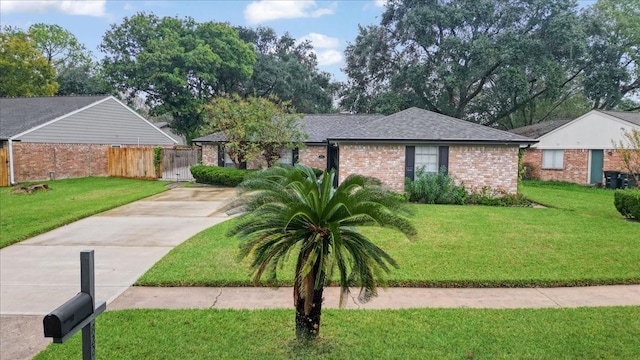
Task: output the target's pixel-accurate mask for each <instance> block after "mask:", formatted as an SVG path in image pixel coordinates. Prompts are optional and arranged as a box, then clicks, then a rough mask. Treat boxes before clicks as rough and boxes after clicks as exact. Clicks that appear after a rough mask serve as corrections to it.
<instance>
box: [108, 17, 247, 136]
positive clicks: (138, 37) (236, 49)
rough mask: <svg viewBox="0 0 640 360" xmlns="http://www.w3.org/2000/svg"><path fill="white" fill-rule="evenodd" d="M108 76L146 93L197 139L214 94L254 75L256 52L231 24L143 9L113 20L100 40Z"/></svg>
mask: <svg viewBox="0 0 640 360" xmlns="http://www.w3.org/2000/svg"><path fill="white" fill-rule="evenodd" d="M100 49H101V50H102V51H103V52H104V53H105V54H106V58H105V59H104V61H103V69H104V73H105V76H106V77H107V79H108V80H109V81H110V83H111V84H112V85H113V86H114V87H115V88H116V89H117V90H119V91H120V92H122V93H124V94H126V95H127V96H128V97H129V98H134V97H137V96H142V97H143V98H145V99H146V103H147V105H148V106H149V107H150V108H151V113H152V115H159V114H162V113H170V114H171V115H172V116H173V119H174V121H173V123H172V126H173V128H174V129H175V130H176V131H177V132H178V133H180V134H183V135H185V136H186V138H187V141H188V142H191V139H193V138H194V137H195V136H197V135H199V134H200V128H201V126H202V110H203V106H204V104H205V103H207V102H208V101H209V100H210V99H211V98H212V97H214V96H219V95H224V94H227V93H230V92H233V91H234V86H235V85H236V84H238V83H240V82H242V81H245V80H246V79H248V78H249V77H250V76H251V74H252V71H253V64H254V63H255V54H254V52H253V49H252V48H251V45H249V44H246V43H245V42H244V41H242V40H241V39H240V38H239V37H238V33H237V31H236V30H234V29H232V28H231V27H229V26H228V25H226V24H222V23H214V22H205V23H196V22H195V21H194V20H193V19H191V18H185V19H179V18H172V17H163V18H159V17H157V16H155V15H153V14H145V13H139V14H136V15H134V16H132V17H131V18H125V19H124V20H123V22H122V23H121V24H119V25H115V24H114V25H111V28H110V30H108V31H107V32H106V33H105V35H104V37H103V40H102V43H101V44H100Z"/></svg>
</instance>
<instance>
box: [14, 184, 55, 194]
mask: <svg viewBox="0 0 640 360" xmlns="http://www.w3.org/2000/svg"><path fill="white" fill-rule="evenodd" d="M49 189H50V188H49V185H47V184H34V185H27V186H20V185H18V186H16V187H14V188H13V192H26V193H27V194H32V193H33V192H34V191H39V190H40V191H47V190H49Z"/></svg>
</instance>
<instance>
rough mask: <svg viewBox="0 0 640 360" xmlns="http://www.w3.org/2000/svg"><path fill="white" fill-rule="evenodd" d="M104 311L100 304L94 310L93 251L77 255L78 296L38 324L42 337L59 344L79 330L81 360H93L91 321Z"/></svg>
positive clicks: (104, 307) (94, 334) (94, 355)
mask: <svg viewBox="0 0 640 360" xmlns="http://www.w3.org/2000/svg"><path fill="white" fill-rule="evenodd" d="M106 308H107V304H106V303H105V302H104V301H103V302H101V303H99V304H98V306H97V307H96V306H95V273H94V261H93V250H85V251H82V252H80V292H79V293H78V294H77V295H76V296H74V297H72V298H71V299H69V300H68V301H67V302H65V303H64V304H62V305H60V307H58V308H57V309H55V310H53V311H52V312H51V313H49V314H48V315H46V316H45V317H44V319H43V320H42V323H43V326H44V336H45V337H52V338H53V342H54V343H59V344H61V343H63V342H65V341H66V340H67V339H69V338H70V337H71V336H73V334H75V333H76V332H78V331H79V330H80V329H82V359H83V360H95V358H96V333H95V319H96V317H97V316H98V315H100V313H102V312H103V311H104V310H105V309H106Z"/></svg>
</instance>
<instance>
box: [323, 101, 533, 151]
mask: <svg viewBox="0 0 640 360" xmlns="http://www.w3.org/2000/svg"><path fill="white" fill-rule="evenodd" d="M330 139H331V140H342V141H345V140H352V141H365V140H376V141H380V140H387V141H438V142H493V143H495V142H498V143H525V144H526V143H535V142H537V141H536V140H533V139H530V138H527V137H524V136H520V135H517V134H512V133H509V132H506V131H502V130H498V129H494V128H490V127H488V126H484V125H479V124H475V123H472V122H469V121H465V120H460V119H457V118H454V117H451V116H447V115H442V114H438V113H435V112H433V111H428V110H423V109H419V108H416V107H412V108H409V109H406V110H403V111H400V112H398V113H395V114H392V115H389V116H386V117H384V118H380V119H377V120H375V121H372V122H370V123H369V124H367V125H366V126H360V127H358V128H355V129H350V130H346V131H343V132H341V133H339V134H336V135H332V136H330Z"/></svg>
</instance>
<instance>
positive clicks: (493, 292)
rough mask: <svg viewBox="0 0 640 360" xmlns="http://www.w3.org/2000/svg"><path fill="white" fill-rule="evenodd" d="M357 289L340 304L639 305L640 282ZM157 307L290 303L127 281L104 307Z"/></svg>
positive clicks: (329, 299)
mask: <svg viewBox="0 0 640 360" xmlns="http://www.w3.org/2000/svg"><path fill="white" fill-rule="evenodd" d="M339 292H340V290H339V289H338V288H336V287H329V288H327V289H325V291H324V302H323V307H324V308H337V307H338V304H339ZM357 297H358V289H354V291H353V292H352V293H351V294H350V297H349V299H348V301H347V303H346V306H345V308H346V309H403V308H491V309H514V308H562V307H582V306H632V305H635V306H640V285H613V286H590V287H565V288H513V289H511V288H483V289H457V288H455V289H441V288H388V289H379V293H378V297H376V298H374V299H372V300H371V301H369V302H367V303H365V304H361V303H360V302H359V301H358V300H357ZM136 308H149V309H154V308H161V309H186V308H198V309H207V308H211V309H276V308H286V309H291V308H293V289H292V288H288V287H287V288H252V287H224V288H219V287H218V288H213V287H211V288H203V287H191V288H189V287H131V288H129V289H128V290H127V291H125V292H124V294H122V295H121V296H120V297H118V298H117V299H116V300H115V301H114V302H113V303H112V304H111V305H109V310H119V309H136Z"/></svg>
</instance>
